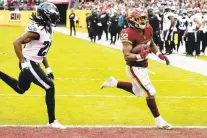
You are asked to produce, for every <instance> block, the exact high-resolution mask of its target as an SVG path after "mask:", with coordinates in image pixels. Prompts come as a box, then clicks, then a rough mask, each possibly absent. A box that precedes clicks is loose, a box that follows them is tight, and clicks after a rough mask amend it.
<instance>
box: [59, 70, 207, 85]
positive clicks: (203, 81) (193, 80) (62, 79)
mask: <svg viewBox="0 0 207 138" xmlns="http://www.w3.org/2000/svg"><path fill="white" fill-rule="evenodd" d="M152 74H153V72H152ZM106 79H107V78H105V79H96V78H66V77H64V78H62V77H57V78H55V80H61V81H66V80H76V81H77V80H79V81H105V80H106ZM116 79H117V80H120V79H119V78H116ZM151 81H152V82H195V83H196V82H200V83H206V84H207V81H206V80H195V79H192V80H190V79H188V80H182V79H181V80H153V79H152V80H151Z"/></svg>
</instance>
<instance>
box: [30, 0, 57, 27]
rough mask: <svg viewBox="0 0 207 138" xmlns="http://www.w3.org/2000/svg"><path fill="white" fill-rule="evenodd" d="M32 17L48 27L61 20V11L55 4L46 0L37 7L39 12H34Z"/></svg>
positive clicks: (36, 21)
mask: <svg viewBox="0 0 207 138" xmlns="http://www.w3.org/2000/svg"><path fill="white" fill-rule="evenodd" d="M30 19H31V20H32V21H34V22H35V23H37V24H38V25H41V26H44V28H45V29H46V28H47V27H51V26H56V23H57V22H59V21H60V13H59V11H58V9H57V7H56V6H55V5H54V4H52V3H49V2H44V3H41V4H40V5H39V6H38V7H37V14H35V13H32V18H30Z"/></svg>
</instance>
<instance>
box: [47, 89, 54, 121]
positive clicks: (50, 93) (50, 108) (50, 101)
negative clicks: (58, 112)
mask: <svg viewBox="0 0 207 138" xmlns="http://www.w3.org/2000/svg"><path fill="white" fill-rule="evenodd" d="M45 101H46V105H47V112H48V117H49V123H53V122H54V120H55V89H54V87H51V88H50V89H48V90H46V97H45Z"/></svg>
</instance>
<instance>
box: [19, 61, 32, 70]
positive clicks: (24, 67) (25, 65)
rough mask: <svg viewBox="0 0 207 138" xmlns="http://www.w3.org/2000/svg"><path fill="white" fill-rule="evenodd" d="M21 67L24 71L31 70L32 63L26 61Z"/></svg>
mask: <svg viewBox="0 0 207 138" xmlns="http://www.w3.org/2000/svg"><path fill="white" fill-rule="evenodd" d="M21 67H22V70H23V69H29V68H30V63H29V62H28V61H24V62H22V63H21Z"/></svg>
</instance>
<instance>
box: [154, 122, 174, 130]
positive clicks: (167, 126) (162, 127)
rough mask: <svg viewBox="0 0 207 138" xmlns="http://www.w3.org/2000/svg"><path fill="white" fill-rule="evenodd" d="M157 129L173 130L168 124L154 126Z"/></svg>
mask: <svg viewBox="0 0 207 138" xmlns="http://www.w3.org/2000/svg"><path fill="white" fill-rule="evenodd" d="M156 127H157V128H160V129H167V130H170V129H172V128H173V126H172V125H171V124H168V123H166V122H165V123H164V124H162V125H156Z"/></svg>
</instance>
